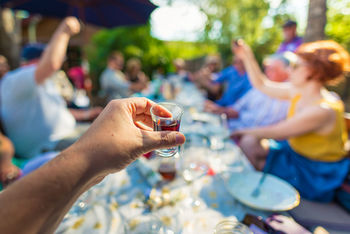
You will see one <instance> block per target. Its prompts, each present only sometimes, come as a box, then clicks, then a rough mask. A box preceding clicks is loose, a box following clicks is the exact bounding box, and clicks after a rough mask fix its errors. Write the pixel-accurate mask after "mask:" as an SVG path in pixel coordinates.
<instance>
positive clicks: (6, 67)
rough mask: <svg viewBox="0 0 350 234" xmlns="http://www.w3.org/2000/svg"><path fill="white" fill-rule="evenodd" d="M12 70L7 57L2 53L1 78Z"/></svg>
mask: <svg viewBox="0 0 350 234" xmlns="http://www.w3.org/2000/svg"><path fill="white" fill-rule="evenodd" d="M9 70H10V66H9V64H8V62H7V59H6V57H4V56H2V55H0V80H1V79H2V77H3V76H4V75H5V74H6V73H7V72H8V71H9Z"/></svg>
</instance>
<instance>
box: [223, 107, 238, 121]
mask: <svg viewBox="0 0 350 234" xmlns="http://www.w3.org/2000/svg"><path fill="white" fill-rule="evenodd" d="M224 113H225V114H226V116H227V118H229V119H236V118H238V116H239V113H238V112H237V111H236V110H234V109H233V108H230V107H225V111H224Z"/></svg>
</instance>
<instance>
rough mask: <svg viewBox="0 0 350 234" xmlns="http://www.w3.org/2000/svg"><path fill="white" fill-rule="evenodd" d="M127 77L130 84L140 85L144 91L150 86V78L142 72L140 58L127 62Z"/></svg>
mask: <svg viewBox="0 0 350 234" xmlns="http://www.w3.org/2000/svg"><path fill="white" fill-rule="evenodd" d="M125 76H126V79H127V80H128V81H129V82H131V83H133V84H139V85H140V87H142V86H143V87H144V88H143V89H145V88H147V86H148V82H149V78H148V77H147V76H146V74H145V73H144V72H143V71H142V64H141V61H140V60H139V59H138V58H131V59H129V60H128V61H127V62H126V69H125Z"/></svg>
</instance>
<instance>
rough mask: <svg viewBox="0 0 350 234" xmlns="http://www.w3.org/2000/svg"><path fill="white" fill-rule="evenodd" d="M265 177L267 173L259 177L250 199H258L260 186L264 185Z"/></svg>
mask: <svg viewBox="0 0 350 234" xmlns="http://www.w3.org/2000/svg"><path fill="white" fill-rule="evenodd" d="M266 175H267V173H266V172H264V173H263V175H262V176H261V178H260V181H259V183H258V185H257V186H256V188H255V189H254V191H253V192H252V194H251V196H252V197H255V198H256V197H258V196H259V195H260V188H261V185H262V184H263V183H264V181H265V178H266Z"/></svg>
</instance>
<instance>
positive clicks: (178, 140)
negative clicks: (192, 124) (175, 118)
mask: <svg viewBox="0 0 350 234" xmlns="http://www.w3.org/2000/svg"><path fill="white" fill-rule="evenodd" d="M175 141H176V144H183V143H185V137H184V135H182V134H180V133H176V140H175Z"/></svg>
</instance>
